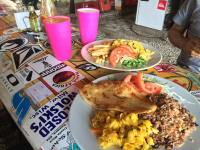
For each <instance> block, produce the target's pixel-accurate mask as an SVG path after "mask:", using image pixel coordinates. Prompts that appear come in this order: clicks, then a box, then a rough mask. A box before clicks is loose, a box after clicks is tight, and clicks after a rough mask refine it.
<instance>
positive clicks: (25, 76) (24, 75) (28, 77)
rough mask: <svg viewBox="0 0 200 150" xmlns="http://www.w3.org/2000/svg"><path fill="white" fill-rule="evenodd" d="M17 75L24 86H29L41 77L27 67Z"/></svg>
mask: <svg viewBox="0 0 200 150" xmlns="http://www.w3.org/2000/svg"><path fill="white" fill-rule="evenodd" d="M15 74H16V75H17V76H18V77H19V79H20V80H21V81H22V82H23V83H24V84H27V83H29V82H31V81H33V80H35V79H37V78H39V77H40V76H39V75H38V74H37V73H36V72H35V71H34V70H33V69H32V68H31V67H26V68H24V69H22V70H20V71H18V72H17V73H15Z"/></svg>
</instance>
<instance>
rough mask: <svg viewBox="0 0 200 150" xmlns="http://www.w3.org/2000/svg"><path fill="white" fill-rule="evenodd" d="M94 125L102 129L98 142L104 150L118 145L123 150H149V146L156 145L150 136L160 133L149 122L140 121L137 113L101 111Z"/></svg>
mask: <svg viewBox="0 0 200 150" xmlns="http://www.w3.org/2000/svg"><path fill="white" fill-rule="evenodd" d="M92 125H93V127H94V128H102V131H101V132H102V133H101V136H100V137H99V138H98V141H99V143H100V145H101V146H102V147H103V148H106V147H109V146H111V145H116V146H118V147H123V150H135V149H141V150H148V149H149V145H154V143H153V139H152V137H150V136H149V135H150V134H151V133H155V134H157V133H158V132H159V131H158V130H157V129H156V128H153V127H152V124H151V122H150V121H149V120H139V119H138V115H137V114H135V113H129V114H127V113H125V112H124V113H120V112H116V111H108V112H106V111H99V112H98V113H96V115H95V118H93V119H92Z"/></svg>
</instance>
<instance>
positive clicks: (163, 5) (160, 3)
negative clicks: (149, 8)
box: [158, 0, 167, 10]
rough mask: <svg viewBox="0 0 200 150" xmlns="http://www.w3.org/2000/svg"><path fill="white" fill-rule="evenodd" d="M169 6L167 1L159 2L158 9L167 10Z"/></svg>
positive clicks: (160, 0) (161, 0)
mask: <svg viewBox="0 0 200 150" xmlns="http://www.w3.org/2000/svg"><path fill="white" fill-rule="evenodd" d="M166 5H167V0H159V2H158V9H160V10H165V8H166Z"/></svg>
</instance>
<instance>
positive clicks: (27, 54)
mask: <svg viewBox="0 0 200 150" xmlns="http://www.w3.org/2000/svg"><path fill="white" fill-rule="evenodd" d="M44 51H45V49H43V47H42V46H40V45H39V44H31V45H26V46H25V47H23V48H20V49H18V50H17V51H14V52H13V53H11V56H12V60H13V64H14V67H15V71H17V70H18V69H20V68H21V67H22V66H24V65H25V64H26V63H28V62H29V61H31V60H32V59H33V58H35V57H37V56H38V55H40V54H41V53H43V52H44Z"/></svg>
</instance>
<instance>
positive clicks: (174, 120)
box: [138, 93, 198, 150]
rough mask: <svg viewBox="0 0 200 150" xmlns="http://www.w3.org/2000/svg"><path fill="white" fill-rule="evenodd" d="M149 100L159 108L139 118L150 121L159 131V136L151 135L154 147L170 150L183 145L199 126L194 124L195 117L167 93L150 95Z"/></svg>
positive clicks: (140, 115)
mask: <svg viewBox="0 0 200 150" xmlns="http://www.w3.org/2000/svg"><path fill="white" fill-rule="evenodd" d="M149 100H150V101H151V102H153V103H155V104H156V105H157V106H158V107H157V109H156V111H155V112H151V113H148V114H139V115H138V118H139V119H142V120H150V121H151V123H152V124H153V127H154V128H156V129H158V130H159V132H158V134H154V133H153V134H152V135H151V137H152V138H153V142H154V143H155V145H154V146H153V147H154V148H158V147H163V148H166V149H167V150H170V149H172V148H173V147H177V148H178V147H180V146H181V145H183V143H184V140H186V137H187V136H188V134H189V133H190V132H192V131H193V130H194V129H195V128H196V126H198V125H197V124H196V123H195V122H194V121H195V117H193V116H192V115H191V114H190V113H189V111H188V110H187V109H186V108H184V107H182V106H181V105H180V103H179V102H178V101H177V100H175V99H174V98H173V97H171V96H169V95H167V94H165V93H163V94H159V95H150V96H149Z"/></svg>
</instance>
